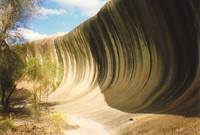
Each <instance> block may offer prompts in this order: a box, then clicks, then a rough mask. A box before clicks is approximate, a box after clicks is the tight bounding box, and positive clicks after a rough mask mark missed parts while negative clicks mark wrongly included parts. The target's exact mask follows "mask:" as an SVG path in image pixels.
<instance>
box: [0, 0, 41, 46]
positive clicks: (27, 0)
mask: <svg viewBox="0 0 200 135" xmlns="http://www.w3.org/2000/svg"><path fill="white" fill-rule="evenodd" d="M40 4H41V0H1V1H0V48H1V49H2V48H6V47H8V44H15V43H18V42H20V41H21V40H23V39H24V38H23V36H22V35H21V34H20V33H19V32H16V31H17V29H18V28H26V27H27V24H28V22H29V20H30V19H31V18H32V17H33V15H35V13H36V11H37V10H38V9H39V7H40Z"/></svg>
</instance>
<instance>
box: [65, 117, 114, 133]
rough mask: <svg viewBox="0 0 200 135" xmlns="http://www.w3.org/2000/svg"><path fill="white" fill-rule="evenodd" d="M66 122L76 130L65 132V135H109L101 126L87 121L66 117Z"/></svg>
mask: <svg viewBox="0 0 200 135" xmlns="http://www.w3.org/2000/svg"><path fill="white" fill-rule="evenodd" d="M67 122H68V124H69V125H72V126H74V127H77V128H74V129H68V130H65V131H64V133H65V135H110V134H109V133H108V132H107V131H106V130H105V129H104V126H103V125H101V124H99V123H96V122H94V121H91V120H89V119H84V118H80V117H78V116H67Z"/></svg>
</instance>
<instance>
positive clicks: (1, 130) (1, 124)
mask: <svg viewBox="0 0 200 135" xmlns="http://www.w3.org/2000/svg"><path fill="white" fill-rule="evenodd" d="M12 120H13V118H12V117H11V116H10V117H8V118H3V117H1V116H0V134H1V135H2V134H6V133H7V132H11V130H12V129H13V128H14V123H13V121H12Z"/></svg>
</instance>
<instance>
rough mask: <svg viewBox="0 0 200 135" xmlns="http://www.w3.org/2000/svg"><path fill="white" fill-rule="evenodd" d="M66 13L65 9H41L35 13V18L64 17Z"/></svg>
mask: <svg viewBox="0 0 200 135" xmlns="http://www.w3.org/2000/svg"><path fill="white" fill-rule="evenodd" d="M66 13H67V11H66V10H65V9H48V8H44V7H41V8H40V9H38V11H37V13H36V15H35V16H36V17H37V18H40V19H48V17H47V16H48V15H64V14H66Z"/></svg>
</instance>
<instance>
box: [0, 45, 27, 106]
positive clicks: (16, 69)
mask: <svg viewBox="0 0 200 135" xmlns="http://www.w3.org/2000/svg"><path fill="white" fill-rule="evenodd" d="M25 67H26V64H25V63H24V62H23V61H22V59H21V58H20V57H19V56H18V55H17V54H16V53H15V52H14V51H12V50H10V49H9V48H7V49H5V50H0V94H1V105H2V106H4V107H5V106H7V105H8V100H9V98H10V96H11V94H12V93H13V91H14V89H15V87H16V85H17V84H18V82H19V81H20V80H21V79H22V77H23V75H24V74H25V73H24V69H25Z"/></svg>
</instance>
